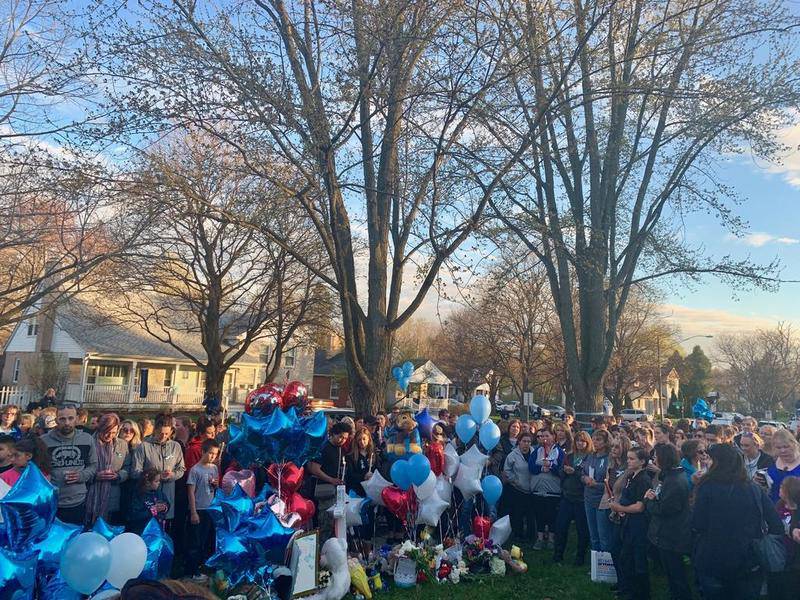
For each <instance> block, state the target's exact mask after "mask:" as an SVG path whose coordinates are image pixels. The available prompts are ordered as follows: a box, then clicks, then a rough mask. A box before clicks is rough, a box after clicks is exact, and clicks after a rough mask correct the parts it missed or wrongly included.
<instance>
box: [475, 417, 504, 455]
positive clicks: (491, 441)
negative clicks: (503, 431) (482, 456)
mask: <svg viewBox="0 0 800 600" xmlns="http://www.w3.org/2000/svg"><path fill="white" fill-rule="evenodd" d="M478 440H479V441H480V443H481V446H483V448H484V449H485V450H486V451H487V452H488V451H490V450H494V447H495V446H497V444H498V443H499V442H500V428H499V427H498V426H497V424H496V423H495V422H494V421H486V423H484V424H483V425H481V429H480V431H479V432H478Z"/></svg>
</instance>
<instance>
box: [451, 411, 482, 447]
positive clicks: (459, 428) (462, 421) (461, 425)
mask: <svg viewBox="0 0 800 600" xmlns="http://www.w3.org/2000/svg"><path fill="white" fill-rule="evenodd" d="M476 431H478V424H477V423H476V422H475V420H474V419H473V418H472V417H471V416H469V415H461V416H460V417H458V419H456V435H457V436H458V439H460V440H461V441H462V442H464V443H465V444H467V443H469V441H470V440H471V439H472V438H474V437H475V432H476Z"/></svg>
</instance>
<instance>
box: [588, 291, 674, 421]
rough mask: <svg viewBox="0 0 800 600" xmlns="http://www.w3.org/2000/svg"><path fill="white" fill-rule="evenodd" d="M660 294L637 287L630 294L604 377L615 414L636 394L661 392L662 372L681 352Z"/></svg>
mask: <svg viewBox="0 0 800 600" xmlns="http://www.w3.org/2000/svg"><path fill="white" fill-rule="evenodd" d="M658 298H659V296H658V292H657V291H656V290H654V289H648V288H646V287H644V286H637V288H636V289H635V290H634V291H632V292H631V296H630V299H629V301H628V302H627V304H626V307H625V312H624V313H622V316H621V317H620V319H619V321H618V323H617V329H616V339H615V341H614V353H613V354H612V355H611V360H610V362H609V365H608V370H607V371H606V374H605V379H604V388H605V392H606V394H607V395H608V397H609V398H611V401H612V402H613V404H614V410H615V411H619V410H621V409H622V408H631V407H630V406H629V405H626V404H625V403H626V401H629V399H630V394H631V393H632V392H634V391H636V390H649V389H652V388H656V389H657V388H658V385H659V370H663V369H664V365H665V364H666V358H667V357H668V356H670V355H671V354H672V353H673V352H675V351H676V350H677V349H678V344H677V340H676V339H675V334H676V333H677V331H676V329H675V327H673V326H672V325H670V324H669V323H668V322H666V321H665V320H664V316H663V314H662V309H661V305H660V303H659V302H658Z"/></svg>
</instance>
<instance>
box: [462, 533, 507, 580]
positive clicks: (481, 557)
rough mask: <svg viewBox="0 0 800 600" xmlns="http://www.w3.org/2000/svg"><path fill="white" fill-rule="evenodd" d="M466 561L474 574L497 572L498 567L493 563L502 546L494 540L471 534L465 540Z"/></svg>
mask: <svg viewBox="0 0 800 600" xmlns="http://www.w3.org/2000/svg"><path fill="white" fill-rule="evenodd" d="M463 550H464V562H465V563H466V565H467V568H468V570H469V572H470V573H472V574H473V575H484V574H487V573H495V572H496V571H497V570H498V567H497V566H496V565H495V566H494V567H493V565H492V559H493V558H495V557H497V556H498V555H499V554H500V547H499V546H496V545H495V544H494V543H492V540H488V539H483V538H479V537H477V536H474V535H469V536H467V538H466V539H465V540H464V549H463Z"/></svg>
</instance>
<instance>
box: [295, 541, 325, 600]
mask: <svg viewBox="0 0 800 600" xmlns="http://www.w3.org/2000/svg"><path fill="white" fill-rule="evenodd" d="M319 552H320V548H319V529H312V530H311V531H307V532H304V533H300V534H298V535H296V536H295V537H294V539H293V540H292V557H291V561H290V562H289V569H290V570H291V572H292V595H291V597H292V598H302V597H304V596H309V595H311V594H313V593H315V592H316V591H317V588H318V587H319Z"/></svg>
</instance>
